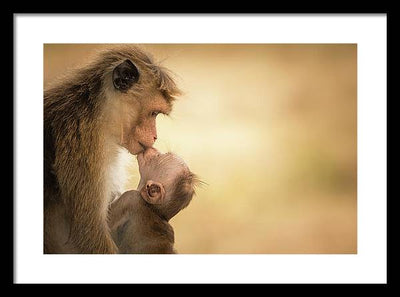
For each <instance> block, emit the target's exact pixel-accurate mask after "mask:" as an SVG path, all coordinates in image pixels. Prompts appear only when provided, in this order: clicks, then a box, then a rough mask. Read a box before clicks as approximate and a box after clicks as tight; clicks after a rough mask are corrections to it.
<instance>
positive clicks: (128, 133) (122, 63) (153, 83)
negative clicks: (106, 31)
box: [103, 46, 180, 155]
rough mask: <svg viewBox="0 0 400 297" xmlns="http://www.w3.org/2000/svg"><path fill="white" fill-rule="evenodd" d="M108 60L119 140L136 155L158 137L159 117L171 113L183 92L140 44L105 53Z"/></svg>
mask: <svg viewBox="0 0 400 297" xmlns="http://www.w3.org/2000/svg"><path fill="white" fill-rule="evenodd" d="M103 55H104V56H105V59H104V60H106V61H109V63H110V65H111V66H109V69H110V71H109V73H108V76H106V78H105V79H106V86H107V88H106V90H107V91H106V96H107V97H108V98H109V102H110V105H108V108H110V109H111V112H110V113H111V116H110V119H111V120H110V121H111V122H112V125H111V126H112V127H113V128H112V129H113V132H112V134H113V135H114V139H115V140H116V142H117V143H118V144H119V145H121V146H123V147H125V148H126V149H127V150H128V151H129V152H130V153H131V154H134V155H137V154H138V153H140V152H142V151H144V150H145V149H146V148H148V147H152V146H153V144H154V142H155V141H156V139H157V128H156V118H157V115H158V114H160V113H161V114H167V115H168V114H169V113H170V112H171V109H172V102H173V101H174V100H175V96H177V95H179V94H180V91H179V89H178V88H177V86H176V84H175V82H174V81H173V79H172V78H171V76H170V75H169V74H168V71H167V69H165V68H163V67H162V66H159V65H157V64H155V63H154V62H153V60H152V58H151V57H150V56H149V55H148V54H146V53H145V52H143V51H142V50H141V49H139V48H138V47H133V46H123V47H118V48H116V49H113V50H111V51H110V50H108V51H105V52H104V53H103Z"/></svg>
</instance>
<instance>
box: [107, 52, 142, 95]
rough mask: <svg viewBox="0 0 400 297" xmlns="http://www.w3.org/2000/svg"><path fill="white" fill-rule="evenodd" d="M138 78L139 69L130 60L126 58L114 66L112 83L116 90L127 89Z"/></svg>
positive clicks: (122, 90)
mask: <svg viewBox="0 0 400 297" xmlns="http://www.w3.org/2000/svg"><path fill="white" fill-rule="evenodd" d="M138 80H139V70H138V69H137V67H136V66H135V64H133V63H132V62H131V60H129V59H126V60H125V61H124V62H122V63H121V64H119V65H118V66H117V67H115V68H114V71H113V83H114V87H115V88H116V89H117V90H120V91H121V92H124V91H127V90H128V89H129V88H130V87H131V86H132V85H133V84H134V83H136V82H137V81H138Z"/></svg>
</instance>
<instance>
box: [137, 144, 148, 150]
mask: <svg viewBox="0 0 400 297" xmlns="http://www.w3.org/2000/svg"><path fill="white" fill-rule="evenodd" d="M139 145H140V146H141V147H142V149H143V151H145V150H146V148H147V147H146V146H145V145H144V144H142V143H140V142H139Z"/></svg>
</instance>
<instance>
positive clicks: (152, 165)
mask: <svg viewBox="0 0 400 297" xmlns="http://www.w3.org/2000/svg"><path fill="white" fill-rule="evenodd" d="M137 159H138V164H139V172H140V182H139V186H138V190H139V191H140V195H141V196H142V198H143V199H144V200H145V201H146V202H147V203H149V204H150V205H151V207H152V208H153V209H154V210H155V211H156V212H157V213H158V214H159V215H161V216H162V217H164V218H165V219H166V220H169V219H171V218H172V217H173V216H175V215H176V214H177V213H178V212H179V211H180V210H182V209H183V208H185V207H186V206H187V205H188V204H189V203H190V201H191V199H192V197H193V195H194V193H195V190H194V188H195V186H196V184H197V182H198V179H197V177H196V176H195V174H193V173H192V172H191V171H190V170H189V168H188V167H187V165H186V164H185V162H184V161H183V160H182V159H181V158H179V157H178V156H177V155H175V154H173V153H165V154H162V153H160V152H159V151H158V150H156V149H155V148H148V149H146V150H145V151H144V152H142V153H140V154H138V157H137Z"/></svg>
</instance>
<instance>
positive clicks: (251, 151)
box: [44, 44, 357, 254]
mask: <svg viewBox="0 0 400 297" xmlns="http://www.w3.org/2000/svg"><path fill="white" fill-rule="evenodd" d="M107 46H109V45H103V44H46V45H44V85H45V86H46V84H47V83H48V82H49V81H51V80H52V79H54V78H55V77H57V76H58V75H60V74H62V73H63V72H64V71H66V70H67V69H69V68H73V67H76V66H79V65H80V64H81V63H83V62H85V61H86V60H87V58H88V57H90V56H92V55H93V53H94V52H95V51H96V50H98V49H101V48H104V47H107ZM142 47H143V48H144V49H146V50H148V51H149V52H150V53H152V54H153V55H154V57H155V59H156V60H157V61H160V62H161V64H162V65H164V66H166V67H168V68H169V69H171V70H172V71H173V72H174V73H175V74H176V79H177V82H178V84H179V86H180V87H181V89H182V90H183V91H184V95H183V96H182V97H181V98H180V99H179V100H178V101H176V103H175V106H174V110H173V112H172V113H171V115H170V116H159V117H158V120H157V122H158V137H159V138H158V140H157V142H156V145H155V147H156V148H158V149H160V150H161V151H163V152H165V151H173V152H175V153H177V154H179V155H180V156H181V157H182V158H183V159H184V160H185V161H186V162H187V164H188V165H189V167H190V168H191V170H192V171H193V172H195V173H197V174H198V175H199V176H200V178H201V179H202V180H203V181H204V182H205V183H206V185H203V186H202V187H200V188H198V189H197V195H196V197H195V198H194V199H193V201H192V203H191V204H190V205H189V206H188V208H186V209H184V210H183V211H182V212H180V213H179V214H178V215H177V216H176V217H174V218H173V219H172V220H171V224H172V226H173V227H174V230H175V240H176V248H177V250H178V252H179V253H182V254H184V253H189V254H198V253H201V254H209V253H212V254H253V253H257V254H259V253H273V254H286V253H295V254H303V253H307V254H309V253H313V254H316V253H317V254H318V253H323V254H326V253H330V254H332V253H333V254H343V253H346V254H353V253H357V45H355V44H144V45H142ZM127 166H128V168H129V173H130V178H129V182H128V184H127V188H130V189H135V188H136V186H137V183H138V180H139V174H138V170H137V165H136V162H135V161H134V158H133V159H132V162H131V163H130V164H127Z"/></svg>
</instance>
